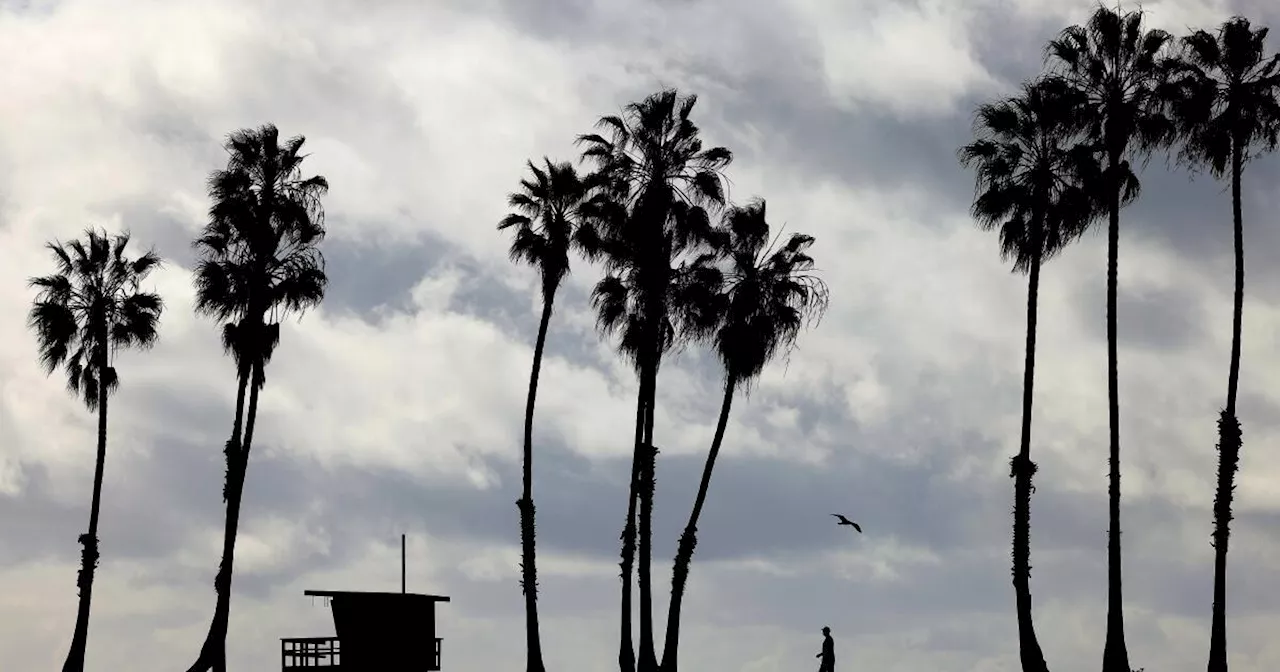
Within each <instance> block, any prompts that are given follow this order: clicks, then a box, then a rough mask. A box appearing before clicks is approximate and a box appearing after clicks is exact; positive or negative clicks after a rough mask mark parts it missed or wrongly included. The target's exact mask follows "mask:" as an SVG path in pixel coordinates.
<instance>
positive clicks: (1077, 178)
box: [959, 77, 1095, 672]
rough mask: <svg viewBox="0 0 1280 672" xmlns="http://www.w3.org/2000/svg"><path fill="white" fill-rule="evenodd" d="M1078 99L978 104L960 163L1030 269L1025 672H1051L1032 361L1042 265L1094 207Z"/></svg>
mask: <svg viewBox="0 0 1280 672" xmlns="http://www.w3.org/2000/svg"><path fill="white" fill-rule="evenodd" d="M1082 98H1083V97H1082V96H1080V95H1079V93H1078V92H1077V91H1076V90H1075V89H1072V88H1071V87H1069V86H1067V85H1066V83H1065V82H1064V81H1063V80H1062V79H1060V78H1057V77H1042V78H1040V79H1037V80H1035V81H1033V82H1029V83H1025V84H1023V86H1022V90H1021V92H1020V94H1019V95H1016V96H1013V97H1010V98H1007V99H1004V100H1001V101H999V102H994V103H988V104H985V105H982V106H981V107H979V108H978V113H977V115H976V118H975V121H974V134H975V135H976V136H977V137H976V139H975V140H974V141H973V142H971V143H969V144H968V145H965V146H964V147H962V148H961V149H960V152H959V157H960V162H961V163H962V164H963V165H964V166H965V167H966V168H973V169H975V171H976V180H975V182H976V194H975V198H974V202H973V207H972V212H973V216H974V219H975V220H976V221H977V223H978V225H979V226H980V227H981V228H982V229H983V230H985V231H991V230H997V229H998V230H999V232H1000V256H1001V257H1002V258H1003V259H1006V260H1009V259H1012V260H1013V270H1014V272H1015V273H1028V275H1029V279H1028V283H1027V342H1026V363H1025V368H1024V373H1023V384H1022V436H1021V443H1020V444H1019V448H1018V454H1017V456H1015V457H1014V458H1013V459H1012V460H1011V461H1010V463H1009V466H1010V474H1009V475H1010V476H1011V477H1012V478H1013V479H1014V504H1013V507H1014V508H1013V588H1014V594H1015V598H1016V600H1017V610H1018V644H1019V649H1020V651H1021V658H1022V669H1023V671H1024V672H1048V669H1049V668H1048V666H1047V665H1046V664H1045V660H1044V654H1043V652H1042V651H1041V649H1040V643H1039V641H1038V640H1037V638H1036V632H1035V626H1034V625H1033V622H1032V618H1031V586H1030V580H1031V489H1032V484H1031V479H1032V476H1033V475H1034V474H1035V472H1036V465H1035V463H1034V462H1032V461H1031V402H1032V390H1033V388H1034V382H1035V364H1036V305H1037V300H1038V298H1039V290H1040V265H1041V264H1042V263H1044V262H1045V261H1048V260H1049V259H1050V258H1051V257H1053V256H1054V255H1055V254H1057V253H1058V252H1059V251H1061V250H1062V249H1063V248H1064V247H1066V245H1067V244H1069V243H1070V242H1071V241H1072V240H1073V239H1074V238H1075V237H1076V236H1078V235H1079V234H1080V233H1081V232H1082V231H1083V230H1084V228H1085V227H1086V226H1087V225H1088V224H1089V223H1090V218H1091V215H1092V214H1093V207H1094V203H1093V201H1092V199H1091V198H1090V197H1089V194H1088V192H1087V190H1086V188H1085V180H1084V179H1083V178H1085V177H1086V176H1087V175H1088V174H1089V173H1088V169H1089V168H1090V166H1091V165H1093V164H1094V163H1095V162H1094V158H1093V150H1092V147H1090V146H1088V145H1086V144H1083V143H1082V142H1080V140H1081V134H1082V131H1084V130H1085V128H1084V119H1085V117H1084V115H1083V114H1082V107H1083V102H1084V101H1083V99H1082Z"/></svg>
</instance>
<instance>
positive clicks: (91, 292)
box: [27, 229, 164, 672]
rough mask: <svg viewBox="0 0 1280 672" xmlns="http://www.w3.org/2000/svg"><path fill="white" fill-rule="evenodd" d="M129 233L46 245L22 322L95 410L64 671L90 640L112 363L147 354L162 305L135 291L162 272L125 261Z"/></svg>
mask: <svg viewBox="0 0 1280 672" xmlns="http://www.w3.org/2000/svg"><path fill="white" fill-rule="evenodd" d="M128 244H129V234H128V233H123V234H118V235H114V236H110V235H108V234H107V233H106V231H99V230H95V229H89V230H88V231H86V232H85V238H84V240H83V241H81V240H73V241H70V242H68V243H66V244H62V243H59V242H57V241H54V242H51V243H48V245H47V246H46V247H48V249H49V250H50V251H51V252H53V256H54V261H55V263H56V264H57V271H56V272H55V273H54V274H53V275H47V276H43V277H39V278H32V279H31V280H30V284H31V286H32V287H37V288H39V292H38V293H37V295H36V299H35V302H34V303H33V304H32V307H31V312H30V314H29V316H28V320H27V324H28V326H29V327H30V328H31V330H32V331H34V332H35V335H36V342H37V343H38V346H39V351H40V363H41V364H42V365H43V366H44V369H45V372H46V373H48V374H50V375H52V374H53V372H54V371H56V370H58V369H59V368H62V369H63V370H64V371H65V372H66V374H67V387H68V388H69V389H70V390H71V392H72V394H75V395H77V396H79V397H80V398H81V400H82V401H83V402H84V405H85V406H86V407H87V408H88V409H89V410H90V411H97V412H98V453H97V458H96V459H95V461H94V469H93V495H92V499H91V500H90V503H89V530H88V532H86V533H84V534H82V535H80V539H79V541H80V545H81V551H80V571H79V575H78V576H77V579H76V586H77V587H78V588H79V589H80V602H79V606H78V607H77V609H76V627H75V631H74V633H73V634H72V636H71V648H70V650H69V651H68V652H67V659H66V662H65V663H63V665H62V670H63V672H80V671H81V670H83V669H84V656H85V644H86V642H87V640H88V634H89V603H90V602H91V601H92V596H93V576H94V571H95V570H96V569H97V566H98V516H99V512H100V511H101V504H102V472H103V467H104V465H105V462H106V459H107V398H108V396H109V395H110V393H111V392H112V391H113V390H114V389H115V388H116V386H117V385H119V384H120V379H119V377H118V376H117V375H116V369H115V367H114V366H113V365H112V357H113V355H114V354H115V352H116V351H117V350H119V349H120V348H130V347H139V348H149V347H151V346H152V345H153V344H154V343H155V342H156V339H157V333H156V329H157V327H158V326H159V323H160V313H161V311H162V310H163V307H164V305H163V302H162V301H161V300H160V297H159V296H158V295H156V294H153V293H151V292H144V291H142V290H141V289H140V287H139V285H140V283H141V282H142V280H143V279H144V278H146V277H147V275H148V274H149V273H151V271H153V270H155V269H156V268H158V267H159V266H160V257H158V256H156V254H155V253H154V252H151V251H148V252H146V253H144V254H143V255H142V256H140V257H138V258H137V259H129V258H128V257H126V256H125V254H124V249H125V247H126V246H128Z"/></svg>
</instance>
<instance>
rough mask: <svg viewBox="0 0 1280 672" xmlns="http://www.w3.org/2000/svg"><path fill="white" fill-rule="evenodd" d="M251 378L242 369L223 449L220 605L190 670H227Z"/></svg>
mask: <svg viewBox="0 0 1280 672" xmlns="http://www.w3.org/2000/svg"><path fill="white" fill-rule="evenodd" d="M252 377H253V375H252V372H251V370H243V371H241V372H240V375H239V376H238V379H239V380H238V384H237V386H236V413H235V420H234V421H233V424H232V428H231V438H230V439H228V440H227V444H226V447H225V449H224V452H225V454H226V462H227V475H226V483H225V485H224V486H223V491H222V498H223V500H225V502H226V505H227V515H226V521H225V526H224V528H223V538H222V561H221V562H220V563H219V565H218V574H217V577H216V578H215V579H214V582H213V587H214V591H215V592H216V593H217V604H216V605H215V606H214V610H213V620H212V621H211V622H210V624H209V632H208V634H207V635H205V640H204V644H203V645H201V647H200V655H199V656H198V657H197V658H196V662H195V663H193V664H192V665H191V667H189V668H187V672H207V671H208V670H211V669H215V668H217V669H219V671H220V672H225V669H226V639H227V624H228V622H229V620H230V619H229V616H230V612H231V562H232V559H233V558H234V555H235V536H236V533H237V530H238V528H239V521H240V496H241V494H242V493H243V489H244V476H245V471H246V466H247V457H248V451H247V449H244V448H242V447H241V441H242V437H241V429H242V428H243V427H244V416H245V412H244V411H245V393H246V392H247V391H248V388H249V381H250V379H251V378H252ZM250 396H251V401H250V413H252V414H255V415H256V412H257V397H258V390H257V388H256V386H255V388H254V390H253V392H252V393H251V395H250ZM250 423H252V420H250ZM250 426H252V424H251V425H250ZM244 445H248V439H247V438H245V439H244Z"/></svg>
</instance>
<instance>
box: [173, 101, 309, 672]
mask: <svg viewBox="0 0 1280 672" xmlns="http://www.w3.org/2000/svg"><path fill="white" fill-rule="evenodd" d="M279 140H280V138H279V131H277V130H276V127H275V126H273V125H271V124H265V125H263V126H261V127H259V128H255V129H242V130H238V131H236V132H234V133H232V134H231V135H230V136H229V137H228V139H227V143H226V149H227V152H228V153H229V154H230V157H229V158H228V161H227V167H226V168H225V169H223V170H215V171H214V172H213V173H212V174H211V175H210V177H209V196H210V198H211V199H212V201H213V204H212V206H211V207H210V208H209V222H208V223H207V224H205V226H204V229H203V230H202V231H201V235H200V237H199V238H198V239H196V241H195V243H194V247H195V248H196V250H197V252H198V254H199V255H200V261H199V264H198V265H197V267H196V273H195V278H194V283H195V289H196V312H197V313H198V314H201V315H207V316H212V317H214V318H216V319H217V320H219V321H221V322H223V323H224V324H223V327H222V346H223V349H224V350H225V351H226V352H227V353H228V354H230V355H231V357H232V359H233V361H234V362H235V366H236V382H237V387H236V410H235V419H234V421H233V423H232V430H231V438H230V439H228V440H227V443H226V446H225V448H224V453H225V456H226V461H227V474H226V484H225V486H224V488H223V499H224V500H225V502H226V504H227V519H226V528H225V533H224V535H223V542H222V562H221V564H220V565H219V566H218V574H217V578H216V579H215V580H214V589H215V591H216V592H217V605H216V607H215V608H214V614H213V620H212V621H211V623H210V625H209V634H208V636H207V637H206V638H205V642H204V645H203V646H202V647H201V648H200V655H199V657H198V658H197V659H196V662H195V663H194V664H192V666H191V667H190V668H188V672H204V671H205V670H209V669H213V670H215V672H226V639H227V624H228V620H229V616H230V610H231V574H232V568H233V566H234V560H235V543H236V532H237V530H238V529H239V524H240V501H241V496H242V495H243V493H244V479H245V472H246V470H247V469H248V465H249V451H250V449H251V447H252V445H253V430H254V422H255V420H256V419H257V413H258V393H259V390H261V389H262V386H263V384H264V383H265V382H266V378H265V375H264V369H265V367H266V364H267V362H269V361H270V359H271V355H272V353H273V352H274V351H275V348H276V346H277V345H278V344H279V342H280V322H281V320H283V319H284V318H285V317H286V316H288V315H289V314H293V313H296V314H301V313H302V312H304V311H305V310H306V309H308V308H311V307H314V306H317V305H319V303H320V301H321V300H322V299H323V298H324V290H325V286H326V284H327V283H328V279H327V278H326V276H325V272H324V256H323V255H322V254H321V253H320V250H319V249H318V247H317V246H318V245H319V243H320V242H321V241H322V240H323V239H324V234H325V230H324V213H323V210H322V208H321V205H320V198H321V196H323V195H324V194H325V192H326V191H327V190H328V187H329V185H328V182H326V181H325V179H324V178H323V177H320V176H313V177H306V178H304V177H303V176H302V173H301V163H302V160H303V159H304V158H305V157H306V155H304V154H302V153H301V150H302V145H303V142H304V138H303V137H302V136H297V137H294V138H290V139H289V140H287V141H285V142H283V143H280V141H279ZM250 382H252V385H250ZM246 390H247V391H248V396H249V408H248V413H247V414H246V413H245V393H246Z"/></svg>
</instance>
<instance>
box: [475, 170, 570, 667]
mask: <svg viewBox="0 0 1280 672" xmlns="http://www.w3.org/2000/svg"><path fill="white" fill-rule="evenodd" d="M543 163H544V167H543V168H539V167H538V166H536V165H534V164H533V162H532V161H530V162H528V165H529V172H530V174H531V176H532V179H529V178H525V179H522V180H520V190H519V191H516V192H514V193H512V194H511V195H510V196H508V197H507V203H508V205H509V206H510V207H511V208H513V209H514V212H512V213H511V214H509V215H507V216H506V217H504V218H503V219H502V221H501V222H500V223H499V224H498V229H499V230H506V229H513V230H514V231H515V237H514V238H513V239H512V241H511V249H510V257H511V261H513V262H518V263H525V264H528V265H530V266H532V267H534V268H535V269H537V270H538V275H539V276H540V279H541V282H542V285H541V289H542V318H541V320H540V321H539V322H538V338H537V341H536V343H535V345H534V348H533V371H532V373H530V374H529V399H528V402H527V403H526V405H525V411H524V492H523V494H522V495H521V497H520V501H518V502H516V507H517V508H518V509H519V510H520V548H521V561H520V568H521V579H520V584H521V588H522V590H523V591H524V603H525V637H526V645H527V655H528V663H527V670H528V672H543V670H544V669H545V667H544V665H543V660H542V639H541V636H540V634H539V631H538V597H537V594H538V571H537V564H536V563H537V560H536V544H535V536H534V535H535V530H536V526H535V524H534V506H533V408H534V402H535V400H536V399H537V395H538V374H539V371H541V370H542V352H543V348H544V346H545V345H546V342H547V328H548V326H549V325H550V324H551V311H552V305H553V303H554V302H555V295H556V290H557V289H559V288H560V283H561V281H563V280H564V278H565V276H567V275H568V274H569V252H570V248H571V247H575V246H577V247H584V246H583V245H581V244H575V241H581V240H582V239H583V236H584V233H583V232H585V231H587V230H589V229H583V228H580V227H579V222H580V221H581V219H582V216H583V208H584V205H585V204H586V198H587V195H588V194H589V193H590V183H589V182H588V181H585V180H583V179H581V178H579V177H578V173H577V171H576V170H575V169H574V167H573V164H570V163H567V162H565V163H552V162H551V160H550V159H547V158H545V157H544V158H543ZM585 248H586V249H588V250H590V249H593V248H592V247H591V245H590V243H587V245H586V246H585Z"/></svg>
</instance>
